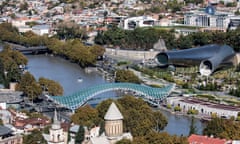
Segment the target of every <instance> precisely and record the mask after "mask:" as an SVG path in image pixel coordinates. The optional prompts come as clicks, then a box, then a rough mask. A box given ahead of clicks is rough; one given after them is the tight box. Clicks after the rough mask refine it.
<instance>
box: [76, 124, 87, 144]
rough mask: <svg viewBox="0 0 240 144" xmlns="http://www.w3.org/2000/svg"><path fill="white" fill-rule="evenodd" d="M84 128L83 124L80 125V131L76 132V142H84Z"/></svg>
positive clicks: (78, 143)
mask: <svg viewBox="0 0 240 144" xmlns="http://www.w3.org/2000/svg"><path fill="white" fill-rule="evenodd" d="M84 132H85V131H84V128H83V126H82V125H80V126H79V129H78V132H77V134H76V139H75V143H76V144H82V142H83V141H84Z"/></svg>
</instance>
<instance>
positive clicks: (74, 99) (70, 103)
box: [47, 83, 175, 111]
mask: <svg viewBox="0 0 240 144" xmlns="http://www.w3.org/2000/svg"><path fill="white" fill-rule="evenodd" d="M174 88H175V84H169V85H167V86H164V87H162V88H153V87H150V86H146V85H140V84H133V83H107V84H101V85H97V86H93V87H89V88H86V89H83V90H80V91H78V92H76V93H73V94H71V95H66V96H47V97H48V98H49V99H50V100H52V101H53V102H55V103H57V104H59V105H60V106H62V107H65V108H68V109H70V110H72V111H74V110H76V109H77V108H78V107H80V106H83V105H84V104H85V103H87V101H89V100H90V99H92V98H93V97H95V96H97V95H99V94H101V93H104V92H108V91H114V90H124V91H132V92H135V95H136V96H139V97H141V98H143V99H144V100H145V101H147V102H149V103H150V104H153V105H156V106H158V105H159V102H160V101H162V100H163V99H164V98H166V97H167V96H169V94H170V93H171V92H172V91H173V89H174Z"/></svg>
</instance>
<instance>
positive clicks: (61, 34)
mask: <svg viewBox="0 0 240 144" xmlns="http://www.w3.org/2000/svg"><path fill="white" fill-rule="evenodd" d="M56 36H57V38H59V39H74V38H80V39H87V35H86V31H85V30H84V29H81V28H80V26H79V25H78V24H76V23H74V22H68V23H66V22H62V23H60V24H58V26H57V35H56Z"/></svg>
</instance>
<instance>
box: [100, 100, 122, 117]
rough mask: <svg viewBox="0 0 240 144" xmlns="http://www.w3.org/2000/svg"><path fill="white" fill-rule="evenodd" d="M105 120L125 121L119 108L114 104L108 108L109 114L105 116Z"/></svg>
mask: <svg viewBox="0 0 240 144" xmlns="http://www.w3.org/2000/svg"><path fill="white" fill-rule="evenodd" d="M104 119H105V120H121V119H123V116H122V114H121V112H120V111H119V109H118V108H117V106H116V104H115V103H114V102H112V104H111V105H110V107H109V108H108V111H107V113H106V114H105V116H104Z"/></svg>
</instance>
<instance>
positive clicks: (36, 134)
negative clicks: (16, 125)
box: [23, 130, 47, 144]
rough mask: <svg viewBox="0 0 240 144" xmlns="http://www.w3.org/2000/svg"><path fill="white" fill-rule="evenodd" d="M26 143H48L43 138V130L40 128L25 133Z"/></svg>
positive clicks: (24, 139) (24, 140)
mask: <svg viewBox="0 0 240 144" xmlns="http://www.w3.org/2000/svg"><path fill="white" fill-rule="evenodd" d="M23 143H24V144H39V143H40V144H47V141H46V140H45V139H44V138H43V136H42V132H41V131H39V130H33V131H32V133H31V134H29V135H24V137H23Z"/></svg>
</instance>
